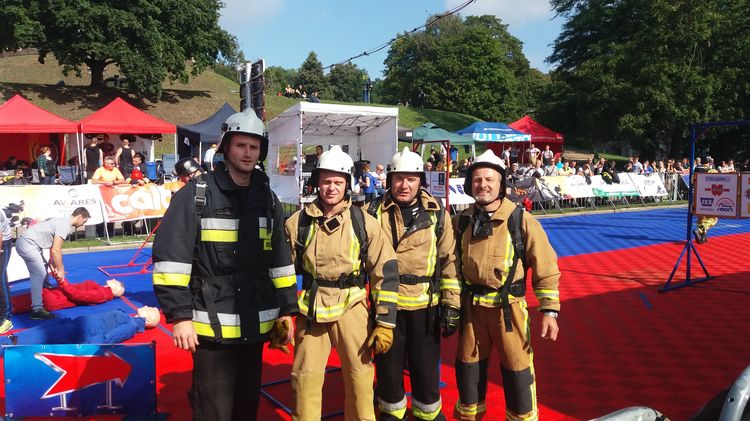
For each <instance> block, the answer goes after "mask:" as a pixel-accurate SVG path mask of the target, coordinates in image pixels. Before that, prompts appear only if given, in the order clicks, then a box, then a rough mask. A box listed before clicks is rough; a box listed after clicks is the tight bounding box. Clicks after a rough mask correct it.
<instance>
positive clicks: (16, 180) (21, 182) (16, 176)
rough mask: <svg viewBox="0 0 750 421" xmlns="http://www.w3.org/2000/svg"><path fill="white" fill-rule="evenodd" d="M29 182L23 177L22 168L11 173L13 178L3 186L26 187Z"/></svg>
mask: <svg viewBox="0 0 750 421" xmlns="http://www.w3.org/2000/svg"><path fill="white" fill-rule="evenodd" d="M28 184H29V180H27V179H26V177H24V174H23V168H16V169H15V170H14V171H13V178H11V179H10V180H8V181H6V182H5V183H3V185H4V186H26V185H28Z"/></svg>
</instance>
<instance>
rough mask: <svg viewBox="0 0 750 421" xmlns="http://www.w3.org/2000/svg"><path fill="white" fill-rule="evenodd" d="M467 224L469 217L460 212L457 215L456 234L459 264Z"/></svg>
mask: <svg viewBox="0 0 750 421" xmlns="http://www.w3.org/2000/svg"><path fill="white" fill-rule="evenodd" d="M469 223H471V216H469V215H467V214H466V213H465V212H462V213H460V214H459V215H458V227H457V228H458V232H457V233H456V251H457V252H458V261H459V263H460V262H461V253H462V250H463V249H462V246H463V238H464V232H465V231H466V228H468V227H469Z"/></svg>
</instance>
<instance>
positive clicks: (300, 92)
mask: <svg viewBox="0 0 750 421" xmlns="http://www.w3.org/2000/svg"><path fill="white" fill-rule="evenodd" d="M294 95H295V96H296V97H297V98H304V99H307V91H306V90H305V87H304V86H302V84H301V83H300V84H299V86H298V87H297V89H295V90H294Z"/></svg>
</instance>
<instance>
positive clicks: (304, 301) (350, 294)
mask: <svg viewBox="0 0 750 421" xmlns="http://www.w3.org/2000/svg"><path fill="white" fill-rule="evenodd" d="M308 292H309V291H304V292H303V293H302V294H300V296H299V298H298V299H297V304H298V305H299V309H300V311H302V312H304V313H305V314H307V313H308V311H309V310H310V304H309V303H308ZM341 292H342V293H343V294H347V296H346V298H345V299H344V301H343V302H341V303H339V304H336V305H333V306H330V307H318V308H316V309H315V315H316V317H317V316H320V317H322V318H332V317H338V316H340V315H342V314H344V311H346V308H347V307H348V306H349V304H351V303H355V302H359V301H360V300H361V299H362V298H364V297H365V296H366V295H367V291H366V290H365V289H363V288H360V287H352V288H347V289H343V290H341Z"/></svg>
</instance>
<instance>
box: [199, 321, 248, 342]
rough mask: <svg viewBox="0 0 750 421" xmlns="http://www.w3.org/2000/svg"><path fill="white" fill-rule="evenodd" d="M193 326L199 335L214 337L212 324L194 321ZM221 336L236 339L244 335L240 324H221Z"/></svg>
mask: <svg viewBox="0 0 750 421" xmlns="http://www.w3.org/2000/svg"><path fill="white" fill-rule="evenodd" d="M193 327H194V328H195V333H196V334H198V335H201V336H208V337H210V338H213V337H214V330H213V329H211V325H210V324H206V323H201V322H196V321H193ZM221 336H222V337H224V338H226V339H236V338H239V337H241V336H242V335H241V332H240V327H239V326H221Z"/></svg>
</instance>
